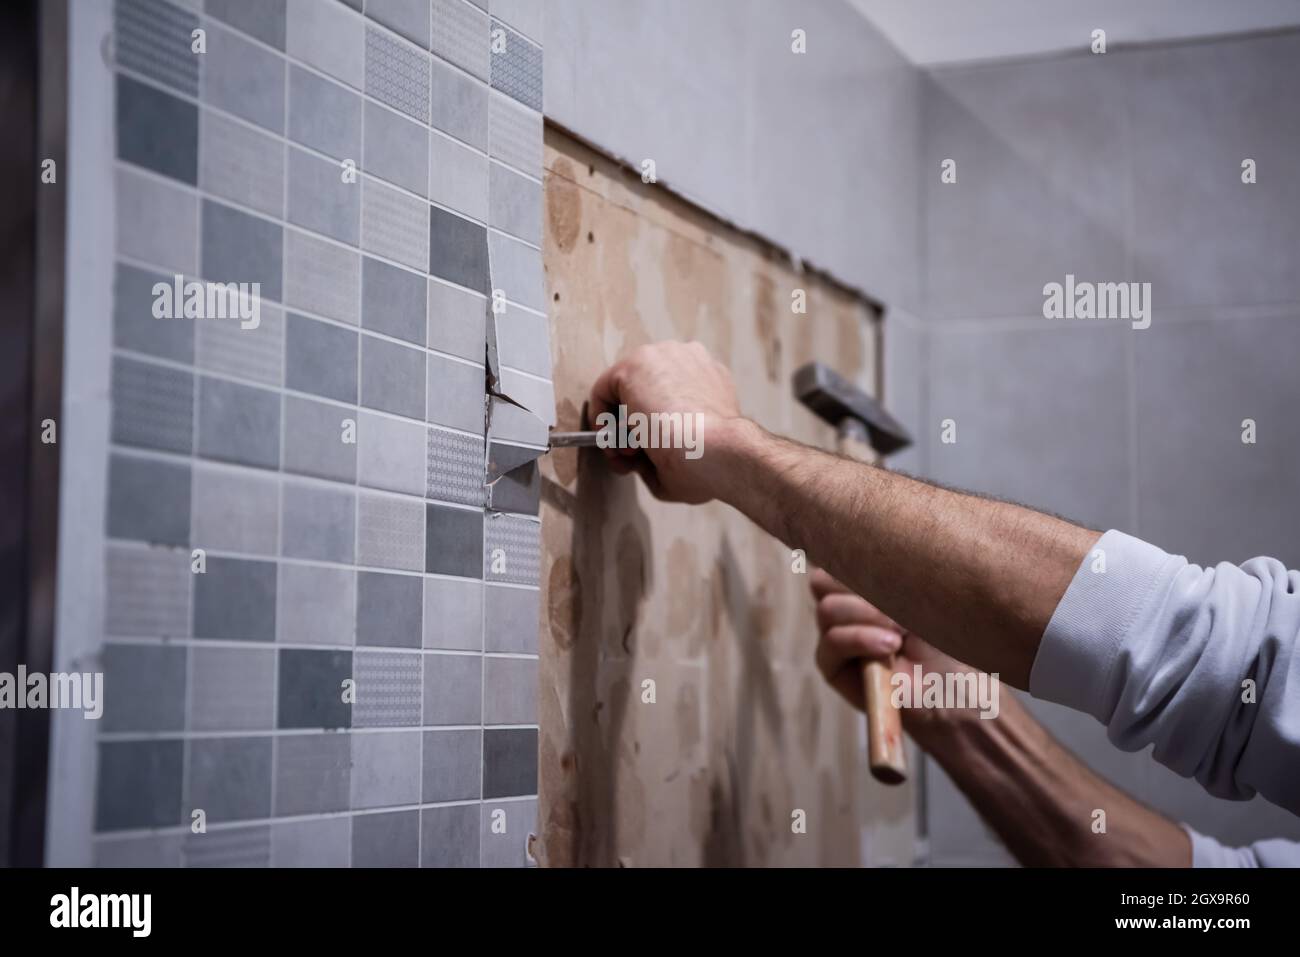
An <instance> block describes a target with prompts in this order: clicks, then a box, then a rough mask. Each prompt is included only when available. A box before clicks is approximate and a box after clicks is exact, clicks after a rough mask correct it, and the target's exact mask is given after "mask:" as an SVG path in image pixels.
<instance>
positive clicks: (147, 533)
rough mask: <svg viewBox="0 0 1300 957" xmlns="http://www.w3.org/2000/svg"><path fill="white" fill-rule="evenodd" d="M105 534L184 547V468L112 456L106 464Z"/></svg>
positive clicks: (187, 506)
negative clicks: (106, 515)
mask: <svg viewBox="0 0 1300 957" xmlns="http://www.w3.org/2000/svg"><path fill="white" fill-rule="evenodd" d="M108 535H109V537H110V538H129V539H134V540H136V541H141V542H152V543H153V544H156V545H188V544H189V539H190V469H189V466H188V465H178V464H176V463H174V462H161V461H158V460H156V459H139V458H133V457H128V456H125V455H113V456H111V457H110V458H109V463H108Z"/></svg>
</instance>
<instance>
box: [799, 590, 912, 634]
mask: <svg viewBox="0 0 1300 957" xmlns="http://www.w3.org/2000/svg"><path fill="white" fill-rule="evenodd" d="M836 625H874V626H877V627H880V628H887V629H892V630H894V631H899V630H901V629H899V628H898V626H897V625H896V624H894V621H893V619H892V618H890V617H889V616H888V615H886V614H885V613H884V612H882V611H881V610H880V609H879V608H877V607H876V606H875V605H873V604H871V602H869V601H867V600H866V599H865V598H863V597H861V596H859V595H855V594H853V593H852V592H847V591H845V592H832V593H831V594H828V595H826V596H824V597H823V598H821V599H820V600H819V601H818V602H817V630H818V631H825V630H826V629H828V628H833V627H835V626H836Z"/></svg>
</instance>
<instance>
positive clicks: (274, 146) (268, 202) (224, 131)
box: [199, 110, 284, 216]
mask: <svg viewBox="0 0 1300 957" xmlns="http://www.w3.org/2000/svg"><path fill="white" fill-rule="evenodd" d="M199 138H200V139H201V140H202V142H203V151H202V152H201V153H200V154H199V185H200V186H202V187H203V189H205V190H206V191H207V192H209V193H213V194H214V195H217V196H220V197H222V198H224V199H229V200H233V201H234V202H236V203H241V204H242V205H244V206H251V207H252V208H253V209H257V210H260V211H261V212H264V213H266V214H268V215H270V216H280V215H282V214H283V212H284V144H283V143H282V142H280V141H279V140H277V139H275V138H274V137H272V136H268V135H267V134H265V133H261V132H259V131H257V130H255V129H253V128H252V127H251V126H246V125H245V124H243V123H236V122H235V121H234V120H231V119H227V118H226V117H224V116H219V115H218V114H216V113H213V112H212V111H211V110H202V111H201V112H200V113H199Z"/></svg>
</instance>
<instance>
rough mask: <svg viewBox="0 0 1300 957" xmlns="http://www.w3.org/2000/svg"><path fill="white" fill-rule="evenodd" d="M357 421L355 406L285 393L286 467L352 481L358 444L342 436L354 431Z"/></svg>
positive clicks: (291, 470)
mask: <svg viewBox="0 0 1300 957" xmlns="http://www.w3.org/2000/svg"><path fill="white" fill-rule="evenodd" d="M349 422H351V423H352V428H351V429H349V426H348V424H347V423H349ZM356 425H357V412H356V410H355V409H349V408H345V407H343V406H338V405H330V404H328V403H325V402H313V401H312V400H311V399H304V398H301V397H299V396H296V395H286V396H285V397H284V469H285V471H286V472H300V473H302V474H304V475H316V476H319V477H321V478H332V479H339V480H341V481H345V482H352V481H353V480H354V479H355V478H356V474H357V445H356V442H348V441H344V439H345V437H348V433H349V431H352V432H355V431H356V429H355V426H356Z"/></svg>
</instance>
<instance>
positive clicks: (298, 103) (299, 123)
mask: <svg viewBox="0 0 1300 957" xmlns="http://www.w3.org/2000/svg"><path fill="white" fill-rule="evenodd" d="M289 138H290V139H292V140H293V141H294V142H297V143H301V144H302V145H303V146H309V147H311V148H312V149H314V150H317V151H319V152H321V153H326V154H328V155H330V156H333V157H334V158H335V159H340V160H344V159H350V160H352V161H353V162H354V163H356V164H358V165H360V163H361V97H360V96H358V95H357V94H356V93H354V92H352V91H351V90H349V89H348V88H347V87H345V86H343V85H342V84H339V83H335V82H334V81H333V80H330V79H326V78H325V77H322V76H320V75H319V74H317V73H309V72H308V71H306V70H304V69H302V68H301V67H298V66H294V67H290V69H289Z"/></svg>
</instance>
